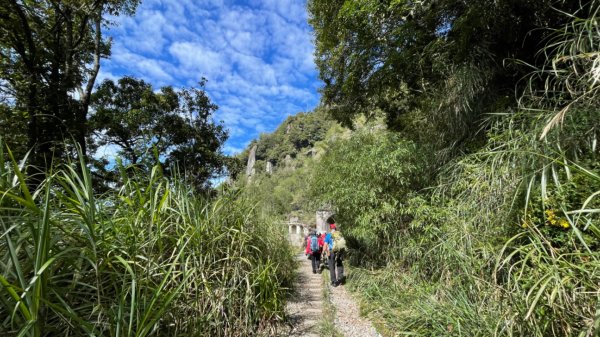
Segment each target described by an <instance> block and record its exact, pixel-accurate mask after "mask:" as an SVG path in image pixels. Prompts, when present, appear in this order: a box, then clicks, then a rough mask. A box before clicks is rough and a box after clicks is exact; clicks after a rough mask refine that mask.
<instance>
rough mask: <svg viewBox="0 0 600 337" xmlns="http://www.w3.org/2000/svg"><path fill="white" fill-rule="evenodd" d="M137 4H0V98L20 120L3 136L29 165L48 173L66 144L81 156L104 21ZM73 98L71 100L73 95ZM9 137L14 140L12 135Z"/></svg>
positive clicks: (130, 0) (102, 52)
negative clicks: (24, 152)
mask: <svg viewBox="0 0 600 337" xmlns="http://www.w3.org/2000/svg"><path fill="white" fill-rule="evenodd" d="M138 3H139V1H138V0H101V1H96V0H81V1H59V0H45V1H17V0H2V1H0V93H1V95H2V96H1V97H0V98H1V100H2V101H3V102H6V103H9V106H10V108H11V109H13V110H14V114H16V115H19V116H23V117H24V118H26V119H27V129H26V133H25V135H23V134H21V132H23V130H22V129H21V128H15V129H13V130H9V131H10V132H9V133H7V135H11V136H12V137H10V138H13V139H15V140H17V139H19V140H20V139H22V138H26V143H25V144H18V147H19V150H20V149H21V148H24V147H25V148H28V149H34V151H32V154H31V161H32V164H33V165H35V166H38V167H41V168H47V165H48V163H50V162H51V161H52V158H53V157H58V156H61V155H63V154H64V152H65V151H64V150H65V147H64V146H62V142H63V140H64V139H65V138H66V139H68V138H71V137H72V138H73V139H75V141H76V142H77V143H78V144H79V146H80V147H81V148H82V151H83V154H84V155H86V139H85V137H86V136H87V129H86V119H87V114H88V106H89V102H90V101H89V99H90V95H91V92H92V89H93V86H94V83H95V80H96V76H97V75H98V71H99V69H100V58H102V57H107V56H108V55H109V54H110V41H109V40H108V39H106V38H105V37H104V36H103V35H102V28H103V27H104V26H105V25H106V24H108V23H109V21H107V17H108V16H109V15H119V14H131V13H133V12H134V11H135V9H136V7H137V5H138ZM75 92H77V95H73V93H75ZM13 135H14V136H13Z"/></svg>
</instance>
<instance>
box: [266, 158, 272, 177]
mask: <svg viewBox="0 0 600 337" xmlns="http://www.w3.org/2000/svg"><path fill="white" fill-rule="evenodd" d="M265 171H266V172H267V174H273V163H271V162H270V161H268V162H267V167H266V168H265Z"/></svg>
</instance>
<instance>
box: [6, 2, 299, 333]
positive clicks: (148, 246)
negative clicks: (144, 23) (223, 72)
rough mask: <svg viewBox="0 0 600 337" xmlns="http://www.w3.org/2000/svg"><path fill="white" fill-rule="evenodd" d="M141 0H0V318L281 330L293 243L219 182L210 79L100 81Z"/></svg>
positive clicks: (168, 328) (97, 325) (14, 322)
mask: <svg viewBox="0 0 600 337" xmlns="http://www.w3.org/2000/svg"><path fill="white" fill-rule="evenodd" d="M138 3H139V1H137V0H81V1H79V0H77V1H64V0H41V1H20V0H0V333H3V334H5V335H8V336H27V337H40V336H57V335H60V336H139V337H141V336H208V335H212V336H247V335H258V334H265V335H266V334H270V335H274V334H275V335H276V334H277V329H278V326H279V325H280V324H281V320H282V319H283V318H284V315H285V313H284V301H285V297H286V295H287V294H288V293H289V288H290V286H291V278H292V272H293V268H290V267H293V265H294V260H293V259H292V254H293V252H292V251H291V250H290V247H289V246H288V244H287V240H286V237H285V233H284V231H283V230H282V228H281V226H280V225H279V224H277V223H276V222H275V221H273V220H272V219H271V218H269V217H268V215H267V214H263V212H260V211H259V209H257V208H256V202H255V201H254V200H252V199H249V198H248V197H247V196H246V194H244V193H243V192H240V191H234V190H227V189H220V190H217V189H214V188H213V187H212V186H211V179H212V178H215V177H216V176H219V175H221V174H222V173H224V172H225V171H226V170H227V169H229V171H233V168H235V167H236V164H237V163H238V161H237V160H236V159H234V158H228V157H226V156H224V155H223V153H222V145H223V143H224V142H225V140H226V139H227V136H228V135H227V132H226V130H225V128H224V126H223V125H222V124H220V123H216V122H215V121H214V120H213V113H214V112H215V110H216V109H217V106H216V105H215V104H214V103H213V102H211V100H210V99H209V97H208V95H207V94H206V92H205V91H204V84H205V79H201V81H200V82H199V85H198V87H191V88H175V87H171V86H165V87H162V88H160V89H158V90H155V88H153V87H152V85H151V84H149V83H147V82H145V81H144V80H142V79H136V78H131V77H123V78H121V79H118V80H116V81H112V80H106V81H104V82H103V83H100V84H99V85H96V84H97V83H96V77H97V75H98V72H99V68H100V62H101V59H102V58H106V57H108V56H109V55H110V46H111V41H110V39H108V38H107V37H106V36H105V35H104V30H105V29H106V27H107V26H108V25H110V24H112V22H111V20H112V19H114V18H115V17H116V16H118V15H123V14H126V15H127V14H133V13H134V11H135V9H136V7H137V5H138ZM102 147H104V148H106V147H108V148H109V149H111V150H112V152H114V154H113V155H112V156H110V157H100V156H101V153H102V151H98V150H101V149H102ZM97 152H98V153H97Z"/></svg>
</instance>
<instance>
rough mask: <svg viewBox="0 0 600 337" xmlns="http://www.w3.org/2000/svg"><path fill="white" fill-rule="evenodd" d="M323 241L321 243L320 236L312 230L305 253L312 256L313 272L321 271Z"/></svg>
mask: <svg viewBox="0 0 600 337" xmlns="http://www.w3.org/2000/svg"><path fill="white" fill-rule="evenodd" d="M322 242H323V241H321V244H319V237H318V236H317V232H315V231H313V232H311V233H310V236H309V237H308V240H306V250H305V253H306V255H309V256H310V260H311V263H312V271H313V274H316V273H317V272H321V267H320V266H321V252H322V250H323V244H322Z"/></svg>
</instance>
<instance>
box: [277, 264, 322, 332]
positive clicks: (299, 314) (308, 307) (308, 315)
mask: <svg viewBox="0 0 600 337" xmlns="http://www.w3.org/2000/svg"><path fill="white" fill-rule="evenodd" d="M298 260H299V262H300V268H299V273H298V278H297V279H296V289H297V293H296V294H295V295H294V296H293V298H292V299H291V300H290V301H289V302H288V304H287V308H286V311H287V314H288V319H289V324H290V327H289V329H290V331H288V332H287V333H285V334H284V335H283V336H289V337H318V336H319V333H318V323H319V320H320V319H321V317H322V308H323V281H322V278H321V274H313V273H312V267H311V265H310V260H307V259H306V256H304V255H303V254H300V255H298Z"/></svg>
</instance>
